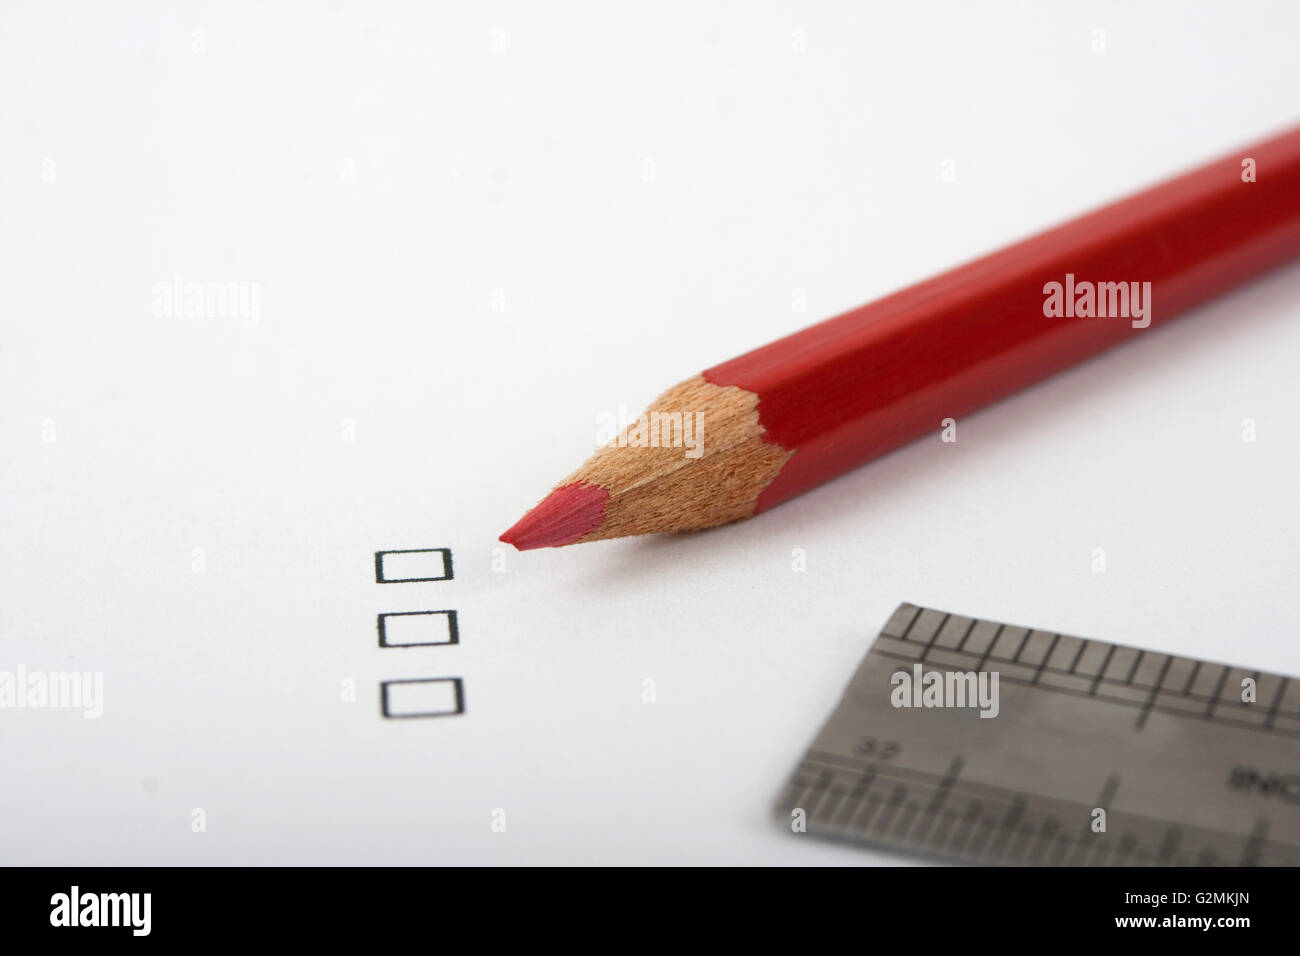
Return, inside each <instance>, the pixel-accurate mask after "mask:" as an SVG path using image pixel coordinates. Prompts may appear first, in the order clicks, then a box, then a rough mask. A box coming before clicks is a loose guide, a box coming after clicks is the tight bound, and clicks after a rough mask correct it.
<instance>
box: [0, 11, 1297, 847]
mask: <svg viewBox="0 0 1300 956" xmlns="http://www.w3.org/2000/svg"><path fill="white" fill-rule="evenodd" d="M1298 25H1300V21H1298V20H1297V9H1296V8H1295V7H1294V6H1293V5H1287V4H1252V3H1245V4H1240V3H1239V4H1233V5H1230V6H1229V5H1214V4H1207V5H1203V6H1195V7H1194V8H1188V7H1187V6H1186V5H1185V4H1181V3H1179V4H1175V3H1153V4H1142V5H1141V6H1140V8H1135V7H1132V6H1131V5H1120V4H1116V5H1097V4H1066V5H1062V4H1051V5H1047V6H1044V7H1042V8H1041V9H1040V8H1037V7H1034V6H1032V5H1031V6H1025V5H1019V4H1017V5H994V6H991V7H981V8H980V9H978V10H977V9H975V8H973V7H971V6H969V5H965V4H949V5H942V6H938V7H928V6H924V5H916V6H912V5H899V6H891V7H889V8H888V9H880V10H868V9H860V8H859V5H856V4H844V5H840V4H800V5H796V6H794V7H790V8H782V9H781V10H758V9H745V10H739V9H737V8H735V7H734V6H733V5H729V4H722V3H698V2H693V3H690V4H681V5H673V6H670V7H667V8H663V7H661V6H660V5H647V6H627V5H609V4H595V3H591V4H568V5H564V4H562V5H560V6H555V5H545V6H539V5H532V4H502V5H494V6H483V7H480V6H477V5H475V6H473V9H470V8H469V7H467V6H465V5H460V6H455V7H454V8H453V7H452V6H451V5H445V6H443V7H442V9H432V8H429V7H428V6H426V5H423V4H377V5H376V4H369V3H365V4H360V3H356V4H353V3H332V4H322V5H302V6H299V7H293V8H289V7H278V6H273V5H272V6H268V5H265V4H252V3H223V4H219V5H207V4H192V5H189V6H184V7H173V6H172V5H166V4H134V5H127V6H125V7H123V6H121V5H112V6H105V5H99V4H90V3H85V4H52V3H39V4H27V5H11V4H10V5H6V6H5V9H4V11H3V12H2V13H0V77H2V79H3V84H4V88H5V89H6V90H7V91H8V93H7V95H6V109H5V121H4V123H3V127H2V128H0V136H2V137H3V148H2V149H0V197H3V202H0V209H3V214H2V215H0V243H2V251H3V261H4V263H5V282H4V289H5V296H6V302H5V318H4V326H3V335H2V336H0V388H2V389H3V401H0V562H2V572H3V573H2V574H0V632H2V643H0V670H3V671H6V672H8V673H10V674H14V675H16V674H17V673H18V669H19V668H22V669H23V673H24V674H25V675H26V676H28V677H30V676H31V675H32V674H40V675H45V676H46V677H47V678H48V677H50V676H53V675H58V674H63V673H72V672H77V673H88V674H91V675H92V678H91V680H90V683H89V684H87V685H86V688H88V689H89V690H90V691H91V692H92V696H93V689H94V676H93V675H99V679H100V680H102V685H101V686H102V695H101V696H100V697H99V699H98V703H97V706H98V708H99V709H100V710H101V713H100V715H99V716H97V717H94V716H92V717H87V716H84V715H83V713H84V710H86V709H90V710H92V711H93V710H94V709H95V707H93V706H92V707H90V708H80V709H79V708H77V707H65V708H51V707H21V708H20V707H7V708H4V709H0V747H2V749H3V759H4V765H5V782H4V786H3V787H0V820H3V821H4V823H3V824H0V861H3V862H6V863H60V864H110V863H195V864H203V863H223V864H224V863H248V862H254V863H291V862H304V863H433V864H444V863H487V864H492V863H516V864H517V863H650V864H669V863H740V864H751V863H794V864H812V863H831V864H858V863H897V862H908V861H907V860H906V859H901V858H896V857H892V856H886V855H881V854H874V853H871V852H867V851H861V850H857V849H852V848H847V847H840V846H836V845H832V844H827V843H819V842H815V841H814V840H812V839H811V838H803V837H797V836H794V835H793V834H791V833H789V832H788V831H785V830H783V829H782V827H781V826H779V825H778V824H777V823H776V822H774V821H773V820H772V819H771V818H770V809H769V808H770V804H771V801H772V800H773V799H774V797H775V796H776V794H777V792H778V790H779V788H780V786H781V784H782V782H783V780H784V778H785V776H786V774H787V772H788V771H789V769H790V768H791V766H792V765H793V764H794V762H795V761H796V760H797V759H798V757H799V755H800V754H801V753H802V751H803V748H804V747H805V745H806V744H807V742H808V740H809V739H810V737H811V735H812V734H813V733H814V731H815V730H816V728H817V727H819V726H820V724H821V723H822V721H823V720H824V719H825V717H826V715H827V714H828V713H829V712H830V710H831V709H832V707H833V706H834V704H835V701H836V700H837V698H838V695H839V693H840V692H841V690H842V689H843V687H844V685H845V683H846V682H847V681H848V679H849V677H850V675H851V674H852V672H853V669H854V666H855V665H856V663H857V662H858V660H859V659H860V658H861V656H862V654H863V653H864V651H865V650H866V647H867V646H868V644H869V642H870V641H871V639H872V636H873V635H874V634H875V633H876V632H877V631H878V630H879V628H880V626H881V624H882V622H883V621H884V620H885V619H886V618H887V616H888V615H889V613H890V612H891V611H892V609H893V608H894V607H895V606H896V605H897V604H898V603H899V602H900V601H902V600H911V601H914V602H918V603H921V604H930V605H936V606H940V607H944V608H952V609H954V610H957V611H960V612H962V613H966V614H972V615H980V616H986V617H995V618H997V619H999V620H1010V621H1016V622H1020V623H1024V624H1029V625H1036V626H1040V627H1046V628H1052V629H1059V630H1061V631H1065V632H1068V633H1081V634H1088V635H1092V636H1095V637H1097V638H1099V639H1102V640H1108V641H1115V642H1121V643H1128V644H1138V645H1141V646H1146V647H1151V648H1154V649H1158V650H1163V651H1171V652H1177V653H1181V654H1187V655H1191V656H1196V657H1205V658H1209V659H1212V660H1226V661H1231V662H1240V663H1246V664H1251V665H1254V666H1257V667H1260V668H1263V669H1265V670H1270V671H1279V672H1284V673H1296V672H1297V671H1300V650H1298V649H1297V648H1298V647H1300V644H1298V643H1297V641H1296V639H1295V625H1296V620H1297V613H1298V612H1300V599H1298V597H1297V593H1298V592H1297V588H1296V583H1295V582H1296V572H1297V558H1296V554H1297V533H1298V529H1300V504H1298V503H1297V498H1296V495H1295V475H1296V474H1297V473H1298V472H1300V445H1298V444H1297V441H1296V437H1295V434H1294V432H1295V422H1294V413H1295V409H1296V407H1297V397H1298V393H1297V378H1296V363H1295V359H1296V356H1297V354H1300V306H1298V305H1297V303H1298V302H1300V271H1298V270H1296V269H1290V270H1286V271H1282V272H1279V273H1276V274H1274V275H1273V276H1271V277H1270V278H1268V279H1266V280H1265V281H1262V282H1259V283H1257V284H1255V285H1253V286H1251V287H1250V288H1248V289H1246V290H1243V291H1241V292H1239V293H1237V294H1234V295H1232V296H1231V297H1229V298H1225V299H1223V300H1222V301H1220V302H1219V303H1217V304H1215V305H1213V306H1211V307H1209V308H1206V309H1203V310H1201V311H1200V312H1198V313H1197V314H1196V315H1194V316H1191V317H1188V318H1186V319H1184V320H1181V321H1180V322H1178V323H1176V324H1174V325H1173V326H1170V327H1168V328H1165V329H1161V330H1157V331H1155V332H1154V333H1153V334H1152V335H1151V336H1150V337H1149V338H1148V339H1144V340H1143V341H1141V342H1139V343H1137V344H1135V345H1133V346H1131V347H1128V348H1126V349H1125V350H1123V351H1120V352H1115V353H1113V354H1110V355H1107V356H1105V357H1102V358H1100V359H1097V360H1095V361H1092V362H1089V363H1087V364H1086V365H1085V366H1083V367H1080V368H1078V369H1075V370H1073V371H1071V372H1069V373H1067V374H1065V375H1062V376H1060V377H1059V378H1057V379H1055V380H1054V381H1052V382H1050V383H1047V384H1044V385H1042V386H1040V387H1037V388H1034V389H1032V390H1030V391H1029V392H1026V393H1024V394H1022V395H1020V396H1019V397H1016V398H1014V399H1012V400H1009V401H1007V402H1004V403H1002V404H1001V405H999V406H997V407H996V408H994V409H991V410H988V411H986V412H984V413H981V414H980V415H978V416H974V417H971V418H970V419H968V420H964V421H962V422H960V423H959V440H958V442H957V443H956V444H955V445H943V444H941V443H940V442H939V441H938V427H939V423H937V422H936V436H935V440H933V441H923V442H921V443H918V444H916V445H914V446H912V447H909V448H907V449H906V450H904V451H901V452H899V453H897V454H894V455H892V456H890V457H889V458H887V459H885V460H883V461H881V462H879V463H878V464H875V465H873V466H871V467H868V468H865V469H861V470H859V471H858V472H856V473H854V474H852V475H850V476H847V477H845V478H843V479H841V480H839V481H836V482H834V483H833V484H831V485H829V486H827V487H825V488H822V489H820V490H819V491H817V492H815V493H813V494H809V495H806V496H804V497H803V498H801V499H799V500H797V501H795V502H792V503H790V504H788V505H785V506H783V507H781V508H780V509H777V510H776V511H774V512H772V513H770V514H768V515H766V516H763V517H761V518H759V519H757V520H754V521H751V522H747V523H744V524H742V525H738V526H734V527H729V528H725V529H721V530H717V531H713V532H708V533H702V534H695V535H688V536H681V537H669V538H656V539H644V540H628V541H617V542H610V543H604V544H599V545H592V546H584V547H576V548H569V549H563V550H557V551H539V552H531V553H527V554H517V553H515V552H513V551H512V550H511V549H509V548H507V547H506V546H504V545H501V544H499V543H498V542H497V540H496V536H497V534H499V533H500V532H501V531H502V530H503V529H504V528H506V527H507V526H508V525H510V524H511V523H512V522H513V521H514V520H515V519H516V518H518V517H519V515H520V514H521V513H522V512H523V511H524V510H525V509H526V508H527V507H529V506H531V505H532V504H533V503H534V502H535V501H536V500H537V499H538V498H539V497H541V496H542V495H543V494H544V493H545V492H546V491H547V490H548V489H549V488H550V486H551V485H552V483H553V482H554V481H556V480H557V479H559V478H561V477H562V476H564V475H566V474H567V473H568V472H569V471H570V470H572V468H574V467H575V466H576V465H578V464H579V463H580V462H581V461H582V459H583V458H584V457H585V456H586V455H587V454H588V453H589V452H590V451H591V449H592V447H593V443H594V436H595V432H596V429H597V425H598V418H599V416H600V415H601V414H602V413H616V412H617V410H618V408H619V406H620V405H626V406H628V408H629V409H630V410H632V411H636V410H637V409H638V408H639V407H640V406H642V405H643V404H644V403H645V402H646V401H648V400H649V399H651V398H653V397H654V395H655V394H657V393H658V391H659V390H661V389H662V388H663V387H666V386H667V385H669V384H672V383H673V382H675V381H677V380H679V379H681V378H684V377H686V376H687V375H690V374H693V373H694V372H696V371H698V370H699V369H700V368H702V367H705V366H708V365H711V364H713V363H715V362H717V361H720V360H722V359H725V358H728V357H730V356H731V355H734V354H737V353H738V352H740V351H742V350H745V349H748V348H750V347H753V346H755V345H758V344H761V343H763V342H765V341H767V340H769V339H771V338H773V337H776V336H777V335H780V334H784V333H786V332H789V331H792V330H793V329H795V328H798V327H801V326H802V325H805V324H808V323H810V322H812V321H815V320H818V319H820V318H823V317H827V316H829V315H832V314H835V313H836V312H838V311H841V310H843V309H846V308H849V307H852V306H854V305H857V304H860V303H861V302H863V301H866V300H868V299H871V298H873V297H876V296H878V295H881V294H884V293H886V292H888V291H891V290H892V289H895V288H898V287H900V286H902V285H904V284H906V283H908V282H911V281H914V280H917V279H921V278H924V277H926V276H927V275H929V274H932V273H935V272H938V271H940V270H942V269H944V268H947V267H949V266H952V265H954V264H956V263H958V262H960V261H962V260H964V259H966V258H969V257H971V256H973V255H976V254H979V253H981V252H984V251H987V250H988V249H991V248H994V247H996V246H998V245H1000V244H1002V243H1005V242H1007V241H1011V240H1014V239H1017V238H1020V237H1022V236H1024V235H1027V234H1029V233H1031V232H1033V231H1035V230H1037V229H1039V228H1042V227H1044V226H1047V225H1050V224H1052V223H1054V222H1056V221H1059V220H1061V219H1063V218H1065V217H1067V216H1069V215H1072V214H1074V213H1077V212H1081V211H1083V210H1086V209H1087V208H1089V207H1091V206H1093V205H1096V204H1099V203H1101V202H1104V201H1107V200H1109V199H1112V198H1116V197H1117V196H1119V195H1122V194H1124V193H1125V192H1127V191H1129V190H1131V189H1133V188H1134V187H1137V186H1140V185H1143V184H1145V183H1147V182H1150V181H1152V180H1154V179H1157V178H1160V177H1162V176H1164V175H1167V174H1170V173H1173V172H1175V171H1178V170H1180V169H1182V168H1186V167H1188V166H1190V165H1193V164H1195V163H1197V162H1199V161H1202V160H1204V159H1208V158H1210V157H1212V156H1215V155H1218V154H1219V153H1221V152H1223V151H1225V150H1226V149H1228V148H1230V147H1232V146H1234V145H1235V144H1238V143H1243V142H1248V141H1250V140H1251V139H1252V138H1256V137H1259V136H1262V135H1266V134H1268V133H1271V132H1272V131H1274V130H1276V129H1278V128H1281V127H1282V126H1284V125H1286V124H1287V123H1288V122H1290V121H1293V120H1294V119H1295V116H1294V115H1293V111H1294V108H1295V102H1294V91H1295V90H1296V89H1297V88H1300V83H1298V82H1297V79H1298V77H1297V66H1296V59H1295V56H1294V49H1293V45H1294V37H1295V35H1296V27H1297V26H1298ZM1098 30H1100V31H1103V32H1102V34H1100V35H1099V34H1098V33H1097V32H1096V31H1098ZM1098 42H1100V43H1101V46H1102V48H1101V49H1100V50H1098V49H1096V47H1097V44H1098ZM1266 175H1267V170H1262V171H1261V176H1266ZM177 290H179V292H180V294H179V295H177ZM195 290H197V291H195ZM1155 307H1156V308H1159V303H1158V302H1157V303H1156V305H1155ZM1245 420H1250V421H1251V422H1252V423H1253V427H1254V429H1255V431H1254V435H1255V440H1254V441H1253V442H1248V441H1243V434H1244V429H1246V427H1247V426H1246V425H1245V424H1244V422H1245ZM440 548H447V549H450V550H451V553H452V561H453V568H454V575H453V577H452V578H451V579H450V580H440V581H422V582H413V583H388V584H379V583H376V572H375V555H376V552H379V551H403V550H409V551H419V550H423V549H440ZM1098 549H1101V551H1102V552H1104V554H1103V557H1104V563H1105V567H1104V571H1096V570H1094V568H1095V566H1096V561H1097V554H1098ZM799 554H802V556H803V561H804V562H805V565H806V570H803V571H798V570H794V568H795V567H797V565H798V563H799V562H798V560H797V558H798V555H799ZM410 561H411V562H413V563H411V564H410V567H413V568H415V571H414V573H412V572H411V571H410V567H408V568H407V570H404V571H402V572H401V573H399V574H397V575H396V576H408V577H409V576H417V577H418V576H421V573H420V571H419V563H420V559H418V558H411V559H410ZM399 563H400V562H399ZM394 567H395V568H396V567H397V565H394ZM427 576H436V575H427ZM452 610H454V611H455V612H456V630H457V637H458V642H457V643H450V641H449V640H448V638H449V636H450V621H449V619H448V618H447V617H446V616H442V617H441V618H440V619H439V620H436V621H435V620H429V621H414V619H403V620H400V621H395V622H394V623H395V625H396V627H397V629H395V630H394V631H393V634H394V635H395V636H394V641H396V642H399V643H409V644H413V645H417V646H390V647H381V646H380V640H379V623H378V619H379V616H380V615H383V614H405V613H408V612H419V611H452ZM425 623H427V624H428V625H429V631H428V632H427V634H426V636H431V637H432V639H431V640H430V641H429V642H427V643H428V646H418V645H421V644H424V643H426V642H424V641H421V640H420V639H419V638H420V637H421V633H420V632H419V631H418V628H417V629H416V630H411V629H410V627H408V628H407V629H406V630H402V629H401V625H411V626H414V625H419V624H425ZM435 625H436V626H437V627H441V628H442V630H441V631H439V630H437V629H436V628H435ZM399 631H400V634H399ZM403 634H404V635H405V636H401V635H403ZM429 678H455V679H457V680H458V681H459V687H458V688H457V686H456V685H455V684H452V683H443V684H438V685H414V684H403V685H394V687H393V693H394V694H395V697H394V698H393V699H392V700H391V701H390V703H391V704H392V707H393V709H394V712H402V713H411V712H420V711H421V710H422V709H424V710H435V711H436V710H448V709H455V706H456V701H457V696H458V695H457V690H458V691H459V699H460V700H461V701H462V702H463V705H464V713H463V714H459V715H450V716H439V717H424V718H413V719H385V718H384V717H383V716H382V713H381V684H382V682H386V681H399V680H418V679H429ZM82 702H83V703H84V700H83V701H82Z"/></svg>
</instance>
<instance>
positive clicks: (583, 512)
mask: <svg viewBox="0 0 1300 956" xmlns="http://www.w3.org/2000/svg"><path fill="white" fill-rule="evenodd" d="M608 498H609V491H608V490H607V489H605V488H601V487H600V486H599V485H588V484H581V483H578V484H572V485H562V486H561V487H559V488H556V489H555V490H554V491H552V492H551V493H550V494H549V495H547V496H546V497H545V498H543V499H542V501H541V502H540V503H539V504H538V505H536V506H535V507H534V508H533V509H532V510H531V511H529V512H528V514H526V515H524V516H523V517H522V518H520V519H519V520H518V521H517V522H516V523H515V525H514V527H512V528H511V529H510V530H509V531H507V532H506V533H505V534H503V535H502V536H501V540H502V541H504V542H505V543H506V544H513V545H514V546H515V547H516V548H518V549H519V550H520V551H530V550H532V549H533V548H559V547H562V546H563V545H566V544H574V543H576V542H578V541H581V540H582V539H583V538H584V537H586V536H587V535H588V534H589V533H590V532H592V531H594V530H595V529H596V528H599V527H600V523H601V522H602V521H603V520H604V519H605V501H606V499H608Z"/></svg>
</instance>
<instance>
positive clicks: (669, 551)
mask: <svg viewBox="0 0 1300 956" xmlns="http://www.w3.org/2000/svg"><path fill="white" fill-rule="evenodd" d="M1295 303H1300V265H1290V266H1286V267H1283V268H1281V269H1278V270H1275V271H1273V272H1270V273H1269V274H1267V275H1266V276H1263V277H1261V278H1260V279H1257V280H1256V281H1254V282H1252V283H1250V284H1249V285H1246V286H1244V287H1242V288H1240V289H1237V290H1234V291H1232V292H1230V293H1228V294H1226V295H1223V296H1221V297H1219V298H1217V299H1215V300H1214V301H1213V302H1211V303H1207V304H1206V305H1204V306H1202V307H1200V308H1198V309H1196V310H1195V311H1193V312H1191V313H1188V314H1187V315H1185V316H1183V317H1181V318H1179V319H1177V320H1175V321H1172V322H1170V323H1168V324H1165V325H1158V326H1155V327H1153V328H1152V329H1151V330H1150V334H1149V335H1144V336H1142V338H1141V339H1140V340H1138V341H1134V342H1129V343H1126V344H1124V345H1122V346H1120V347H1118V348H1114V349H1110V350H1108V351H1106V352H1103V353H1101V354H1099V355H1096V356H1093V357H1091V358H1089V359H1087V360H1085V361H1084V362H1081V363H1080V364H1079V365H1077V366H1074V367H1072V368H1070V369H1067V370H1066V371H1064V372H1061V373H1060V374H1058V375H1055V376H1052V377H1051V378H1049V379H1046V380H1045V381H1043V382H1039V383H1037V384H1035V385H1032V386H1030V387H1029V388H1027V389H1024V390H1022V391H1020V392H1018V393H1016V394H1015V395H1012V396H1009V397H1007V398H1005V399H1002V400H1001V401H999V402H996V403H994V404H993V405H989V406H988V407H986V408H983V409H981V410H980V411H978V412H975V413H974V414H973V415H970V416H967V420H969V419H970V418H974V417H976V416H978V418H979V421H980V423H981V431H980V442H979V444H978V445H977V446H976V445H972V446H970V447H967V448H965V449H963V451H964V453H966V454H968V455H972V456H975V457H976V458H979V457H985V456H989V455H992V454H995V453H997V452H998V451H1000V450H1001V449H1002V448H1004V447H1005V445H1007V444H1009V443H1013V442H1016V443H1024V444H1026V445H1029V444H1031V443H1032V442H1033V441H1034V440H1035V437H1036V436H1038V435H1041V434H1042V433H1043V431H1044V430H1046V429H1053V428H1056V427H1058V424H1059V422H1060V420H1061V418H1062V417H1063V416H1062V413H1063V412H1064V411H1067V410H1069V409H1072V408H1076V407H1078V406H1079V405H1081V404H1083V403H1085V402H1088V401H1090V400H1091V399H1093V398H1094V397H1095V396H1096V395H1098V394H1100V393H1102V392H1103V391H1122V390H1125V389H1128V388H1131V387H1132V386H1133V385H1134V384H1135V383H1136V381H1137V380H1138V379H1139V378H1140V377H1141V376H1143V375H1147V374H1149V372H1150V370H1151V369H1152V368H1160V369H1166V368H1169V367H1172V366H1174V365H1176V363H1179V362H1182V361H1187V360H1190V359H1199V358H1201V357H1202V356H1204V355H1205V353H1206V350H1208V349H1211V348H1220V347H1222V346H1223V345H1224V344H1225V343H1228V342H1235V341H1239V340H1240V339H1241V338H1242V337H1244V336H1254V335H1258V334H1261V330H1262V329H1265V328H1267V327H1268V326H1269V325H1270V324H1273V323H1278V322H1283V321H1286V319H1287V318H1288V316H1287V313H1286V309H1285V306H1286V305H1288V304H1295ZM1045 393H1050V396H1051V399H1050V401H1042V397H1043V395H1044V394H1045ZM937 427H938V425H937V423H936V429H937ZM947 452H948V450H947V449H945V448H944V447H943V446H941V445H940V443H939V442H937V441H934V442H925V441H920V442H913V443H911V444H909V445H906V446H904V447H903V448H900V449H898V450H897V451H894V452H891V453H890V454H888V455H886V456H884V457H883V458H879V459H877V460H876V461H874V462H870V463H868V464H866V465H863V466H862V467H860V468H857V469H854V470H853V471H851V472H849V473H848V474H845V475H841V476H840V477H839V478H836V479H835V480H833V481H831V482H828V483H827V484H825V485H822V486H821V487H819V488H816V489H814V490H812V491H810V492H808V493H807V494H805V495H802V496H800V497H799V498H797V499H795V500H794V501H792V502H789V503H787V504H785V505H782V506H781V507H779V508H775V509H773V510H772V511H770V512H766V513H764V514H762V515H759V516H758V517H756V518H753V519H750V520H749V521H743V522H738V523H736V524H730V525H724V526H722V527H719V528H709V529H706V530H703V531H692V532H683V533H678V534H662V535H647V536H645V537H642V538H636V539H625V540H620V541H616V542H601V543H598V544H596V545H593V547H605V548H608V550H609V555H608V560H607V561H606V562H605V563H604V564H603V565H602V566H601V567H600V569H599V570H598V571H597V572H596V576H597V577H598V578H600V579H602V581H603V582H604V583H605V584H606V585H615V586H616V585H618V584H619V583H622V582H623V581H630V580H634V579H635V580H639V581H644V580H645V579H646V577H647V576H648V575H649V576H653V575H654V574H656V573H657V572H659V571H662V570H667V569H669V568H670V567H672V566H673V565H675V564H678V563H679V562H680V561H682V560H683V558H684V557H698V555H699V552H700V550H701V549H704V550H705V553H706V554H707V553H708V552H709V551H712V552H715V553H716V555H717V556H718V557H719V558H721V556H722V555H724V554H726V553H727V552H731V551H733V549H735V548H736V547H763V546H764V545H765V544H766V543H770V541H771V539H772V536H773V535H774V534H779V535H781V536H782V537H787V538H788V536H789V535H790V534H791V533H792V532H795V531H797V530H798V529H802V528H805V527H809V526H824V525H827V524H851V522H852V518H853V516H854V515H855V514H858V513H862V512H863V511H866V510H867V509H870V508H879V507H881V502H882V501H888V500H889V498H890V495H893V494H898V493H900V491H901V490H902V489H903V488H904V486H905V487H906V490H907V493H908V494H909V495H915V494H916V493H917V492H918V490H919V491H921V492H922V493H923V492H924V491H925V490H926V488H927V487H929V486H933V485H934V484H935V483H937V482H941V481H943V480H946V479H947V477H948V476H949V475H950V474H951V469H950V468H948V467H946V465H947V463H946V462H944V461H943V460H942V459H943V458H944V457H945V456H946V454H947ZM737 539H739V544H738V543H737Z"/></svg>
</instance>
